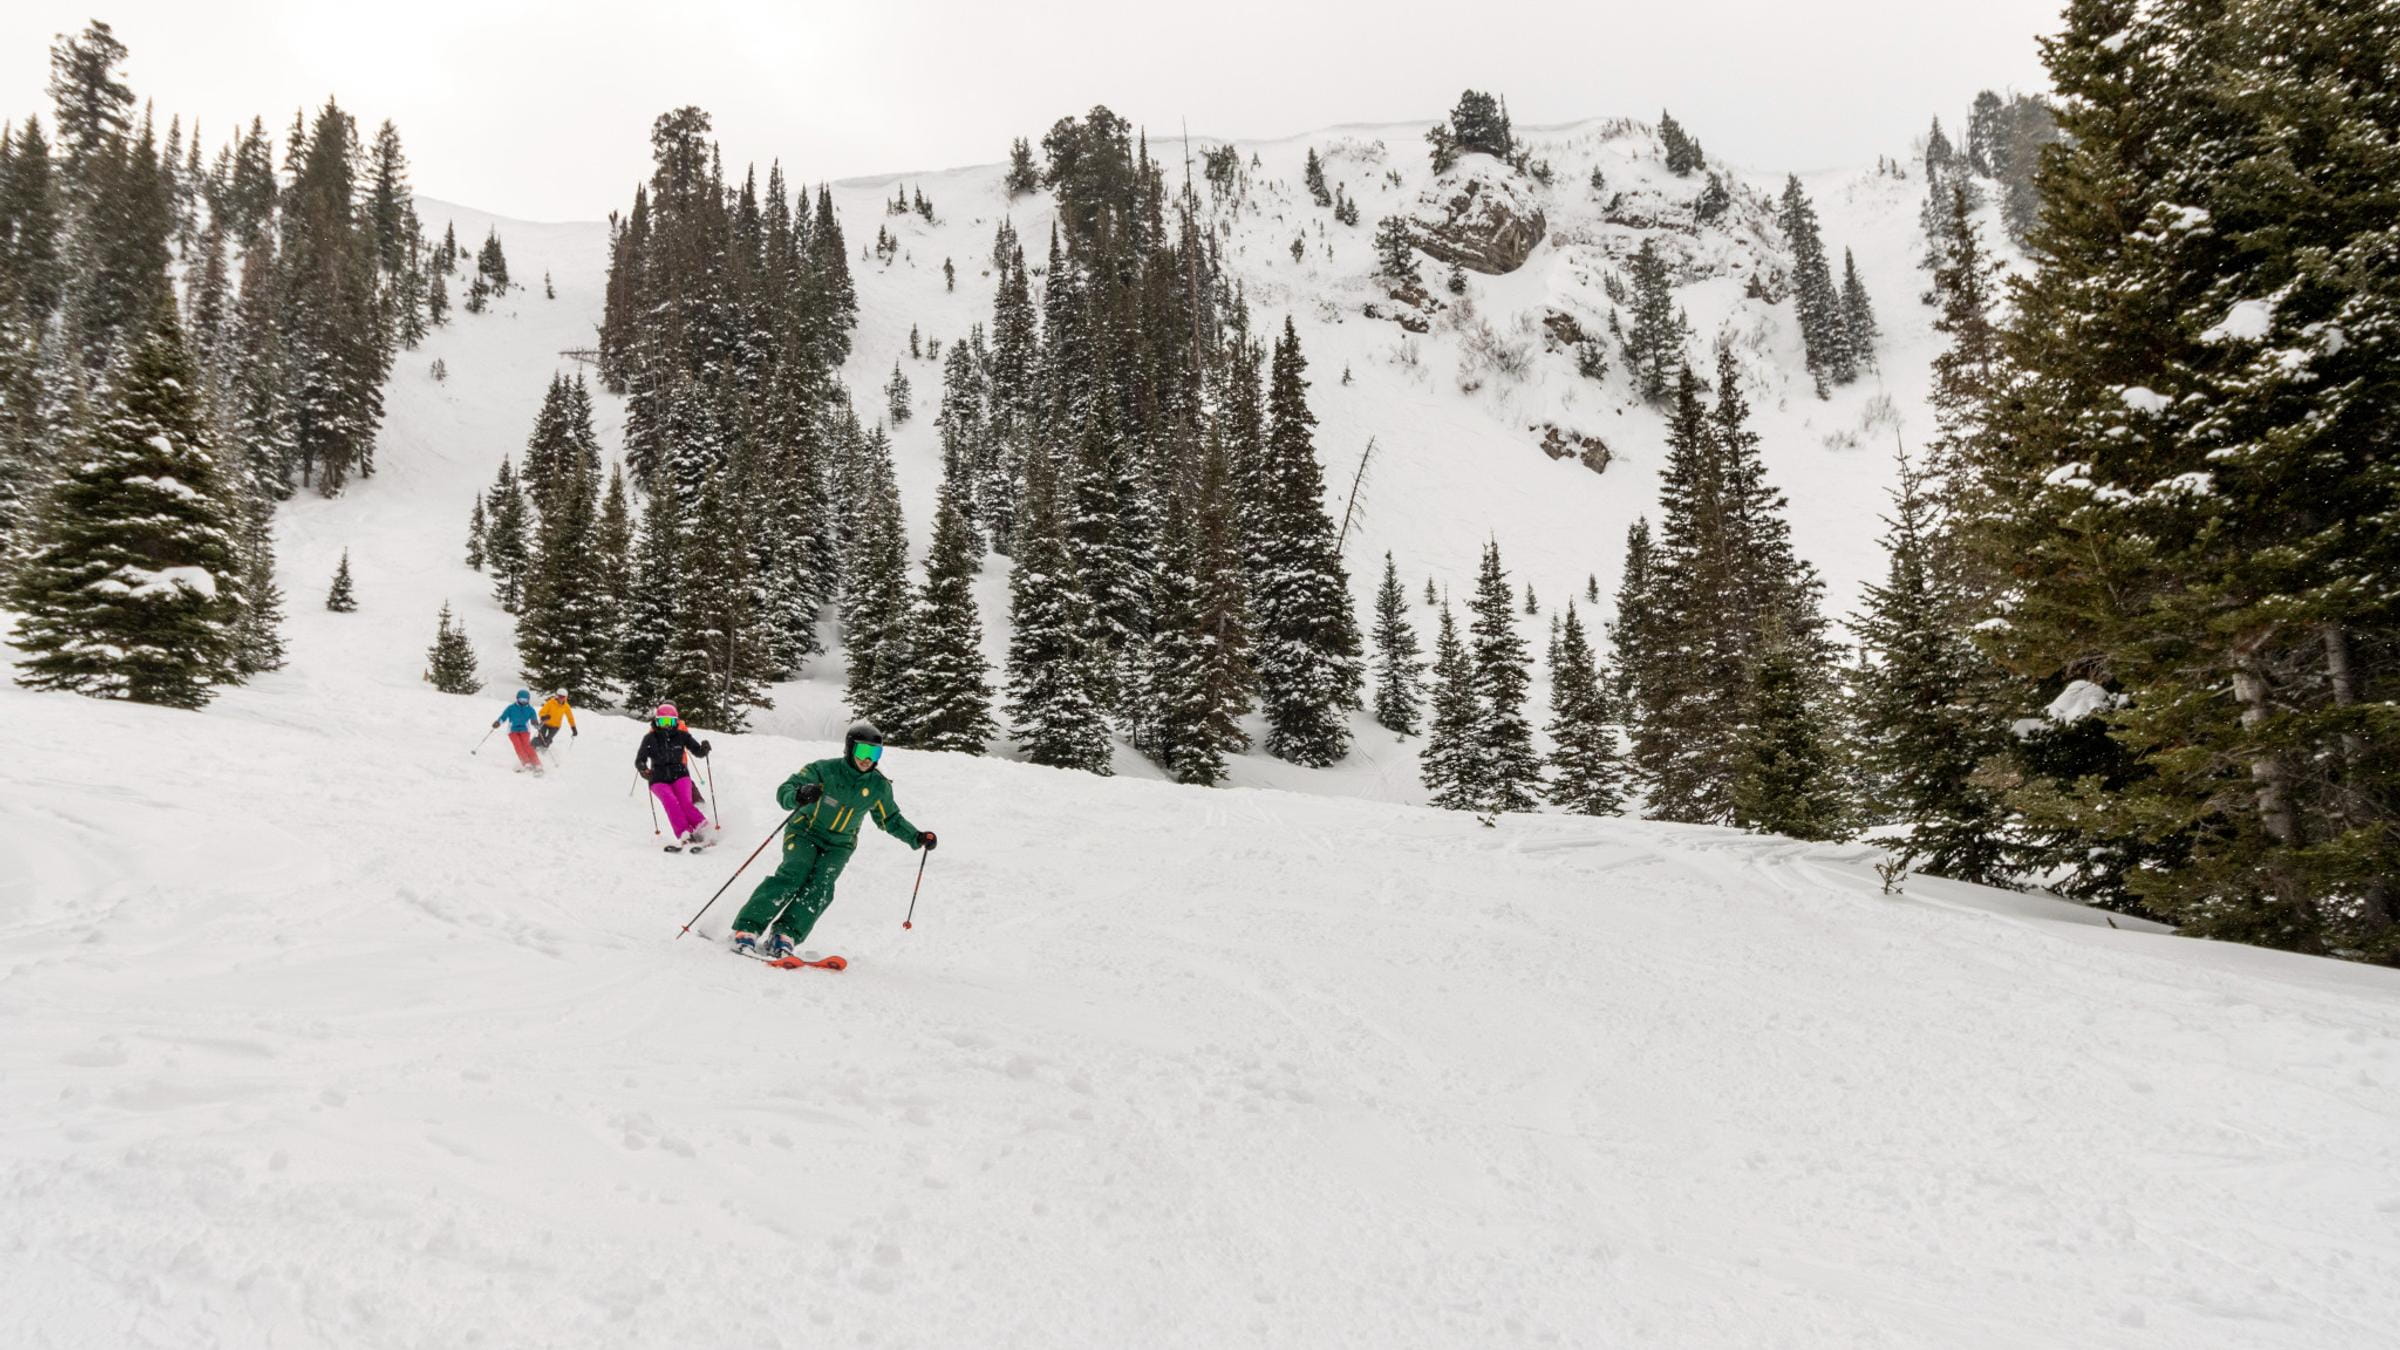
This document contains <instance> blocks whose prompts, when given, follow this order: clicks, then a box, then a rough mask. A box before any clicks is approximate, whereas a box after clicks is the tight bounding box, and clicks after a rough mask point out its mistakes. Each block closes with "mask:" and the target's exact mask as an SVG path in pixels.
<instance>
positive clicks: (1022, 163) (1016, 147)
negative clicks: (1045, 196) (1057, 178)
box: [1007, 136, 1042, 197]
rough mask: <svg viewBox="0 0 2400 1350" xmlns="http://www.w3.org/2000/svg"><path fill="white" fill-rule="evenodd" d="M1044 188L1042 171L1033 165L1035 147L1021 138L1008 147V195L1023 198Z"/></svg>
mask: <svg viewBox="0 0 2400 1350" xmlns="http://www.w3.org/2000/svg"><path fill="white" fill-rule="evenodd" d="M1041 186H1042V174H1041V170H1040V169H1038V168H1036V167H1035V166H1034V163H1033V145H1032V144H1031V143H1030V142H1028V141H1027V140H1026V139H1025V138H1024V137H1022V136H1019V137H1017V138H1016V139H1015V140H1013V141H1011V142H1009V145H1008V179H1007V187H1008V195H1009V196H1011V197H1022V196H1024V195H1026V194H1027V193H1030V192H1037V191H1039V190H1040V189H1041Z"/></svg>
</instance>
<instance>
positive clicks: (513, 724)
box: [492, 689, 542, 773]
mask: <svg viewBox="0 0 2400 1350" xmlns="http://www.w3.org/2000/svg"><path fill="white" fill-rule="evenodd" d="M535 717H536V714H535V713H534V710H533V691H532V690H530V689H520V690H518V691H517V701H516V702H514V703H511V704H509V705H508V706H507V707H505V708H502V709H501V710H500V715H499V716H498V717H496V718H494V719H492V725H493V726H494V727H495V728H496V727H498V726H499V725H500V724H501V723H502V722H506V723H508V743H509V744H510V745H513V746H515V747H516V748H517V772H518V773H523V772H525V771H526V770H527V769H531V770H533V771H534V772H535V773H540V772H541V771H542V757H541V756H540V755H538V754H536V753H534V749H533V724H534V720H535Z"/></svg>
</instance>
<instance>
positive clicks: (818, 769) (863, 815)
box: [733, 722, 934, 957]
mask: <svg viewBox="0 0 2400 1350" xmlns="http://www.w3.org/2000/svg"><path fill="white" fill-rule="evenodd" d="M882 759H883V733H882V732H881V731H878V730H876V728H875V724H874V723H872V722H860V723H858V724H856V725H854V726H852V727H851V728H850V734H849V735H848V736H846V737H844V738H843V742H842V756H841V758H839V759H820V760H818V761H817V762H816V763H814V764H811V765H809V766H808V767H807V768H805V769H802V770H801V771H800V772H798V773H796V774H793V775H792V776H791V777H789V778H786V779H784V780H783V786H782V787H779V788H777V789H775V800H776V801H778V802H780V803H782V805H783V809H784V810H786V811H790V812H792V813H793V817H792V821H791V823H790V824H789V825H787V826H785V827H784V831H783V863H782V865H781V866H779V867H777V868H776V869H775V872H774V874H773V875H772V876H769V877H768V878H767V879H766V880H764V881H762V882H760V883H758V889H757V890H755V891H752V892H751V893H750V903H748V904H746V905H744V906H742V912H741V913H740V914H737V915H735V916H734V920H733V945H734V947H735V948H736V949H737V950H740V951H756V950H758V942H759V937H760V935H761V934H764V935H765V937H766V955H767V956H769V957H778V956H784V955H787V954H789V953H790V952H791V950H792V949H793V948H794V947H797V946H799V945H800V944H801V943H802V942H804V941H806V940H807V938H808V931H809V930H810V929H811V928H814V927H815V926H816V923H817V916H818V915H820V914H823V913H824V912H825V907H826V906H828V905H830V904H832V903H833V883H834V881H835V880H836V879H837V878H839V877H840V876H841V875H842V869H843V868H844V867H846V866H848V865H849V862H850V854H851V852H852V851H853V850H855V849H856V848H857V847H858V831H859V827H860V826H862V825H865V824H866V823H867V822H868V821H869V820H873V821H874V822H875V824H876V825H877V826H879V827H880V828H881V829H882V830H883V832H884V833H885V834H888V835H890V836H891V837H893V838H894V839H897V840H900V841H901V842H902V843H905V844H907V845H908V846H909V847H910V848H926V849H929V848H932V847H933V845H934V838H933V831H931V830H920V829H918V828H917V827H916V826H914V825H911V824H909V823H908V818H907V817H906V816H903V815H901V814H900V807H899V804H898V803H896V802H894V801H893V800H892V780H890V779H888V778H886V777H884V776H883V773H882V770H881V769H880V768H879V767H878V765H879V764H880V763H881V761H882Z"/></svg>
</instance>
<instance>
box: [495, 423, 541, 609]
mask: <svg viewBox="0 0 2400 1350" xmlns="http://www.w3.org/2000/svg"><path fill="white" fill-rule="evenodd" d="M484 500H485V502H486V503H487V505H486V506H485V510H484V527H483V560H484V562H485V563H486V564H488V565H489V566H490V567H491V569H492V598H493V599H495V600H498V601H499V602H500V608H502V609H504V610H507V611H508V612H509V613H511V614H514V613H516V612H517V610H518V607H519V606H520V605H522V604H523V603H524V599H525V574H526V572H527V570H528V569H529V568H530V566H531V564H532V560H533V546H532V541H531V534H530V528H529V525H528V522H527V520H526V510H525V494H524V493H523V492H522V491H521V490H519V488H518V484H517V470H516V466H515V465H514V464H512V463H511V462H509V461H508V460H507V459H505V458H504V459H502V460H501V461H500V471H499V473H498V474H497V475H495V476H494V478H493V480H492V487H491V491H490V492H489V493H488V494H487V495H486V496H485V499H484Z"/></svg>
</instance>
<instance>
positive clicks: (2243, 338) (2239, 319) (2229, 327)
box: [2200, 300, 2277, 342]
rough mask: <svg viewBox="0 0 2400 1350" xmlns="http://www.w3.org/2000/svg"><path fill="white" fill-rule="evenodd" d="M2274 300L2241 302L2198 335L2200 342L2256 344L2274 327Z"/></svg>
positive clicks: (2275, 302)
mask: <svg viewBox="0 0 2400 1350" xmlns="http://www.w3.org/2000/svg"><path fill="white" fill-rule="evenodd" d="M2276 304H2277V301H2275V300H2243V301H2240V302H2238V303H2237V304H2235V305H2234V307H2233V308H2232V309H2230V310H2228V311H2226V314H2225V317H2224V318H2223V319H2220V320H2218V321H2217V323H2216V324H2215V325H2213V326H2212V327H2210V328H2209V329H2207V330H2206V331H2205V332H2203V333H2201V334H2200V340H2201V341H2202V342H2257V341H2259V340H2260V339H2262V338H2264V337H2266V335H2267V331H2268V330H2269V329H2271V328H2273V327H2274V326H2275V309H2276Z"/></svg>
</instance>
